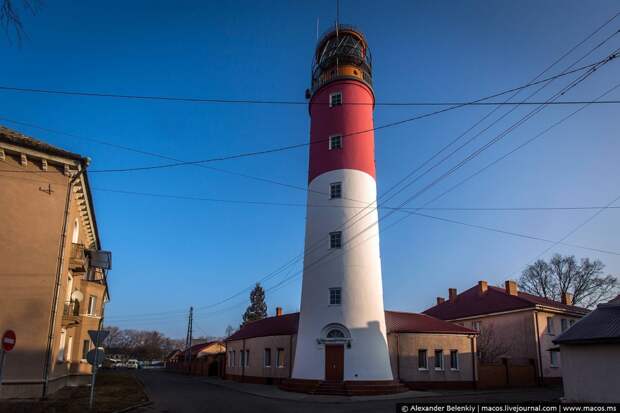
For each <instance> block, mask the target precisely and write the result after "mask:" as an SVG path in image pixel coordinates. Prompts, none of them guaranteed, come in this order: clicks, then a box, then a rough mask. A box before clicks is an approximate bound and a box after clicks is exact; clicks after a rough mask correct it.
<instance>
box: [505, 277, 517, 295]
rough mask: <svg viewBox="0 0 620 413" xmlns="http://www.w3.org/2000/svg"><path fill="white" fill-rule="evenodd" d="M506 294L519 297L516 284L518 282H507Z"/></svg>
mask: <svg viewBox="0 0 620 413" xmlns="http://www.w3.org/2000/svg"><path fill="white" fill-rule="evenodd" d="M506 294H508V295H517V283H516V281H512V280H508V281H506Z"/></svg>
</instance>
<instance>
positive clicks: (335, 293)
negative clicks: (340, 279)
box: [329, 287, 342, 306]
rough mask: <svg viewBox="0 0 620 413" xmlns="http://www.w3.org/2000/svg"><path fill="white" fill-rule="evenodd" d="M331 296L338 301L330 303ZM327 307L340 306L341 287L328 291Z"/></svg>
mask: <svg viewBox="0 0 620 413" xmlns="http://www.w3.org/2000/svg"><path fill="white" fill-rule="evenodd" d="M332 294H333V297H334V298H336V297H338V300H335V299H334V300H333V301H334V302H332ZM336 301H338V302H336ZM329 305H330V306H340V305H342V287H331V288H330V289H329Z"/></svg>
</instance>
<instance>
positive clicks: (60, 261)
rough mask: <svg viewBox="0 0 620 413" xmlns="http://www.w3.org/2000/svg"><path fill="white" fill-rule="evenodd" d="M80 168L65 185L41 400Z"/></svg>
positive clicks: (49, 360) (48, 363) (44, 386)
mask: <svg viewBox="0 0 620 413" xmlns="http://www.w3.org/2000/svg"><path fill="white" fill-rule="evenodd" d="M84 170H85V169H83V168H82V167H80V169H79V170H78V173H77V174H75V175H74V176H73V177H72V178H71V179H70V180H69V182H68V184H67V197H66V199H65V213H64V217H63V220H62V232H61V233H60V244H59V246H58V262H57V264H56V279H55V281H54V294H53V296H52V307H51V313H50V321H49V329H48V332H47V346H46V350H45V364H44V366H43V392H42V394H41V398H42V399H45V397H46V395H47V389H48V387H49V373H50V364H51V358H52V344H53V342H54V329H55V328H56V311H58V294H59V292H60V284H61V282H60V280H61V275H62V268H63V266H64V255H65V242H66V240H67V222H68V221H69V210H70V209H71V208H70V207H71V191H72V190H73V184H74V183H75V181H77V180H78V178H79V177H80V176H82V174H83V173H84Z"/></svg>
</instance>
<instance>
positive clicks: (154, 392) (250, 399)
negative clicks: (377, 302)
mask: <svg viewBox="0 0 620 413" xmlns="http://www.w3.org/2000/svg"><path fill="white" fill-rule="evenodd" d="M136 374H137V376H138V377H139V378H140V380H142V382H143V383H144V386H145V388H146V391H147V393H148V395H149V398H150V399H151V401H153V404H152V405H150V406H147V407H144V408H142V409H140V410H138V412H140V413H202V412H233V413H235V412H243V413H247V412H248V411H251V412H253V413H254V412H273V413H279V412H300V413H305V412H321V413H323V412H325V413H330V412H345V413H347V412H351V413H353V412H356V413H360V412H362V413H363V412H389V413H393V412H394V411H395V404H396V402H397V400H376V401H375V400H373V401H363V402H346V403H325V402H312V401H308V400H304V401H296V400H276V399H271V398H266V397H261V396H257V395H253V394H248V393H245V392H242V391H238V390H234V389H231V388H225V387H221V386H218V385H214V384H212V383H209V382H208V381H207V380H206V379H204V378H201V377H196V376H186V375H182V374H177V373H169V372H166V371H162V370H140V371H138V372H137V373H136ZM559 395H560V393H559V389H557V388H555V389H545V388H530V389H524V390H510V391H502V392H485V393H482V392H477V393H472V392H456V391H453V392H442V394H440V395H436V396H433V397H431V398H428V397H427V398H423V399H418V401H420V402H431V401H438V402H455V401H470V402H475V401H498V402H500V401H502V402H503V401H530V400H532V401H534V400H541V401H542V400H553V399H557V398H558V397H559ZM409 401H411V400H409Z"/></svg>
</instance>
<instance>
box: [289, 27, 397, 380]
mask: <svg viewBox="0 0 620 413" xmlns="http://www.w3.org/2000/svg"><path fill="white" fill-rule="evenodd" d="M313 60H314V61H313V69H312V84H311V88H310V89H308V91H307V92H306V97H307V98H308V99H309V112H310V118H311V127H310V160H309V172H308V198H307V204H308V206H307V215H306V237H305V253H304V268H303V283H302V294H301V309H300V316H299V327H298V332H297V341H296V348H295V357H294V362H293V371H292V378H293V379H298V380H321V381H327V382H353V381H373V382H375V381H392V380H393V376H392V370H391V366H390V360H389V352H388V343H387V340H386V325H385V313H384V307H383V287H382V281H381V258H380V251H379V228H378V222H377V220H378V214H377V209H376V206H377V205H376V202H377V184H376V174H375V160H374V133H373V109H374V94H373V89H372V59H371V54H370V50H369V48H368V44H367V42H366V39H365V38H364V35H363V34H362V33H361V32H360V31H359V30H357V29H354V28H352V27H349V26H343V25H337V26H336V27H335V28H334V30H331V31H329V32H328V33H326V34H325V35H323V36H322V38H321V39H319V41H318V44H317V47H316V52H315V55H314V59H313ZM317 205H321V206H323V205H328V206H329V207H316V206H317Z"/></svg>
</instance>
